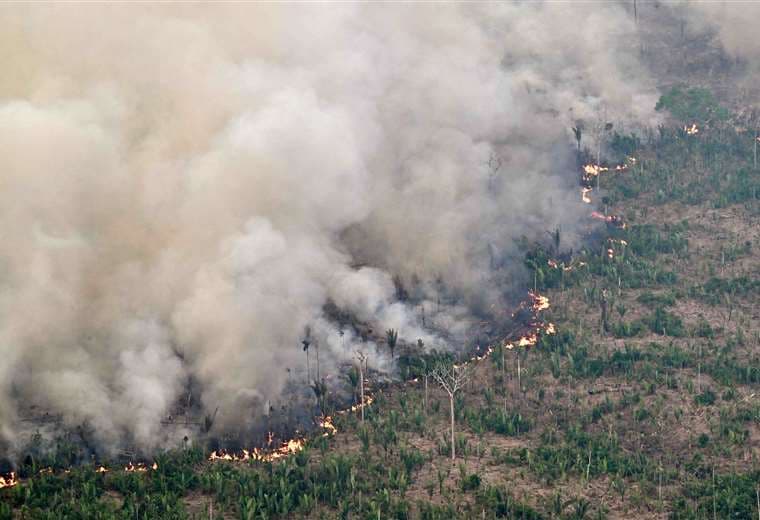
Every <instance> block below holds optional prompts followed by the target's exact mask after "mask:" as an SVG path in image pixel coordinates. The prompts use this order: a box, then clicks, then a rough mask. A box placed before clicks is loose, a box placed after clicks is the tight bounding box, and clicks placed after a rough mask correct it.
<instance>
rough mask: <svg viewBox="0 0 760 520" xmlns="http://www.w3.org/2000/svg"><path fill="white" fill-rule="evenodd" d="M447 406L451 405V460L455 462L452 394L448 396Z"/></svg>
mask: <svg viewBox="0 0 760 520" xmlns="http://www.w3.org/2000/svg"><path fill="white" fill-rule="evenodd" d="M449 404H450V405H451V460H456V450H455V446H456V443H455V442H454V394H450V395H449Z"/></svg>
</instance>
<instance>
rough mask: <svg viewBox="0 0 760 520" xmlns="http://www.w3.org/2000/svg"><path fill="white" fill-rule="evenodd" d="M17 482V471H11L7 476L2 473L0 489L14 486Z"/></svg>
mask: <svg viewBox="0 0 760 520" xmlns="http://www.w3.org/2000/svg"><path fill="white" fill-rule="evenodd" d="M16 484H18V479H17V478H16V473H15V472H13V471H11V472H10V473H9V474H8V476H5V477H4V476H2V475H0V489H2V488H9V487H13V486H15V485H16Z"/></svg>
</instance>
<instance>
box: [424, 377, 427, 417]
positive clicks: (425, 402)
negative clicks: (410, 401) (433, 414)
mask: <svg viewBox="0 0 760 520" xmlns="http://www.w3.org/2000/svg"><path fill="white" fill-rule="evenodd" d="M427 383H428V376H427V374H425V400H424V403H423V405H424V406H425V415H427V409H428V406H427V403H428V384H427Z"/></svg>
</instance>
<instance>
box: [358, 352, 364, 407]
mask: <svg viewBox="0 0 760 520" xmlns="http://www.w3.org/2000/svg"><path fill="white" fill-rule="evenodd" d="M359 386H361V394H362V402H361V405H360V408H361V411H362V422H364V370H362V368H361V363H360V364H359Z"/></svg>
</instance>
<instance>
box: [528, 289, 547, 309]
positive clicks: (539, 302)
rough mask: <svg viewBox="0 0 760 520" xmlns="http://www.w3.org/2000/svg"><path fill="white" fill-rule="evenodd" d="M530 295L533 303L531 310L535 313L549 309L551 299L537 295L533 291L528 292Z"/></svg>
mask: <svg viewBox="0 0 760 520" xmlns="http://www.w3.org/2000/svg"><path fill="white" fill-rule="evenodd" d="M528 295H529V296H530V298H531V300H532V301H533V303H532V305H531V308H532V309H533V312H540V311H543V310H546V309H548V308H549V298H547V297H546V296H542V295H540V294H536V293H534V292H533V291H528Z"/></svg>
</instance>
